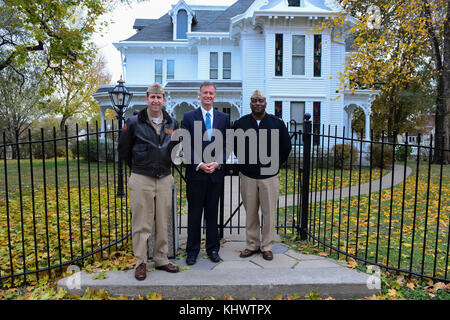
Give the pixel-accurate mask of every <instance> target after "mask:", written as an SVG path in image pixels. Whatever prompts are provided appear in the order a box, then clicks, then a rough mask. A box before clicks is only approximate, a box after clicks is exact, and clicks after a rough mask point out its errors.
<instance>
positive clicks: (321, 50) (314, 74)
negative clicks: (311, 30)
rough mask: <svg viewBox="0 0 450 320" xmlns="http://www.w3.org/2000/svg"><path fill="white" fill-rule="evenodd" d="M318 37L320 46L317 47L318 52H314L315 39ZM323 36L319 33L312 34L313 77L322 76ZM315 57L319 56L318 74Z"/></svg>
mask: <svg viewBox="0 0 450 320" xmlns="http://www.w3.org/2000/svg"><path fill="white" fill-rule="evenodd" d="M318 37H320V48H319V54H316V39H317V38H318ZM322 40H323V37H322V35H321V34H315V35H314V41H313V42H314V43H313V77H314V78H320V77H322V52H323V41H322ZM316 57H318V58H319V61H318V62H319V68H318V69H319V75H316Z"/></svg>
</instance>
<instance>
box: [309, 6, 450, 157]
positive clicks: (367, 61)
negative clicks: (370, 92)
mask: <svg viewBox="0 0 450 320" xmlns="http://www.w3.org/2000/svg"><path fill="white" fill-rule="evenodd" d="M337 2H338V3H339V5H340V7H341V8H342V10H341V11H339V12H338V13H336V14H335V15H333V16H332V17H331V19H329V20H325V21H324V22H323V23H322V24H321V25H320V26H319V27H318V28H317V30H316V31H321V30H323V29H325V28H332V29H333V30H334V31H335V36H336V37H337V38H338V39H345V38H346V37H349V35H350V34H351V35H352V37H353V39H354V43H353V51H351V52H350V53H349V55H348V57H347V61H346V64H345V68H344V71H343V73H342V74H341V75H340V79H341V91H343V90H356V89H369V88H371V89H377V90H380V91H381V92H382V94H381V96H382V98H383V99H385V100H384V101H385V102H386V103H387V105H388V106H390V109H388V110H387V111H388V114H389V122H390V128H389V130H390V131H393V130H394V129H395V125H396V124H397V123H398V121H399V119H401V118H402V116H401V115H402V114H403V113H404V112H403V111H404V110H403V109H399V106H401V103H400V102H399V101H396V99H397V98H398V97H399V96H400V95H401V93H402V92H403V93H404V92H409V91H410V90H411V89H414V90H423V91H426V90H427V89H428V88H427V86H428V87H429V86H430V83H431V84H433V85H434V87H435V92H434V97H435V102H434V104H435V126H436V135H435V146H436V147H437V148H444V149H447V150H448V149H449V138H450V137H449V131H450V127H449V119H448V118H449V108H450V101H449V97H450V84H449V82H450V74H449V62H450V23H449V21H450V13H449V3H450V0H410V1H403V0H337ZM430 66H431V70H432V72H424V70H426V69H427V68H429V67H430ZM417 86H419V87H417ZM443 136H445V140H444V139H442V137H443ZM440 155H441V153H440V152H436V153H435V159H434V161H435V162H440V161H441V159H440ZM444 161H445V162H447V163H449V162H450V153H447V154H446V159H445V160H444Z"/></svg>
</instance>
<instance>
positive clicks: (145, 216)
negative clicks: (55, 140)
mask: <svg viewBox="0 0 450 320" xmlns="http://www.w3.org/2000/svg"><path fill="white" fill-rule="evenodd" d="M146 101H147V104H148V107H147V108H145V109H143V110H141V111H140V112H139V113H138V114H137V115H134V116H131V117H130V118H128V120H127V121H126V123H125V125H124V128H123V130H122V132H121V136H120V140H119V148H118V149H119V157H120V159H122V160H123V161H125V162H126V163H127V165H128V166H129V167H130V168H131V175H130V178H129V180H128V188H129V191H130V208H131V212H132V218H131V232H132V239H133V252H134V255H135V257H136V269H135V277H136V279H138V280H144V279H145V278H146V263H145V262H146V261H147V240H148V238H149V236H150V235H151V231H152V229H153V223H154V224H155V247H154V250H153V260H154V262H155V265H156V269H161V270H165V271H167V272H178V267H176V266H174V265H172V264H171V263H169V260H168V258H167V253H168V218H169V216H170V214H171V209H172V185H173V183H174V178H173V176H172V174H171V170H170V167H171V163H172V162H171V152H172V149H173V146H174V144H175V143H176V142H172V141H171V136H172V134H173V132H174V130H176V129H177V127H178V124H177V122H176V120H175V119H173V118H172V117H170V116H169V114H168V113H167V112H166V111H164V110H163V109H162V107H163V105H164V103H165V102H166V99H165V94H164V89H163V88H162V87H161V85H160V84H158V83H154V84H153V85H151V86H150V87H149V88H148V89H147V97H146Z"/></svg>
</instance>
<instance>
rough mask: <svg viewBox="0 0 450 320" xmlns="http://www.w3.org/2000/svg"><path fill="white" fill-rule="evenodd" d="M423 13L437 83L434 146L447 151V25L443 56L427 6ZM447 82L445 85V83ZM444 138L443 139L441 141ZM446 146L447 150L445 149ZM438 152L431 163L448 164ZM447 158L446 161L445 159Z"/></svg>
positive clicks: (446, 25) (447, 12) (446, 27)
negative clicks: (431, 49)
mask: <svg viewBox="0 0 450 320" xmlns="http://www.w3.org/2000/svg"><path fill="white" fill-rule="evenodd" d="M449 3H450V0H448V1H447V8H446V9H445V10H446V19H447V21H448V18H449ZM424 12H425V14H426V16H427V18H428V19H429V20H428V22H427V31H428V35H429V37H430V40H431V45H432V48H433V60H434V64H435V68H436V71H435V72H436V82H437V96H436V113H435V119H434V124H435V136H434V146H435V148H436V149H440V150H442V149H448V132H449V131H448V130H449V126H448V105H449V102H448V93H446V88H449V87H448V86H449V84H448V81H449V79H450V78H449V77H448V63H449V60H448V56H449V53H448V50H450V47H449V43H448V42H449V41H450V40H449V39H448V38H449V32H450V31H449V30H448V29H449V26H448V23H444V45H443V51H444V52H443V54H442V55H441V51H440V49H439V39H438V37H437V35H436V33H435V32H434V30H433V27H432V25H431V21H432V15H431V12H430V9H429V8H428V7H427V6H424ZM446 82H447V83H446ZM443 137H444V139H443ZM445 146H447V148H445ZM440 150H438V152H435V153H434V157H433V163H441V162H442V161H443V162H444V163H448V161H447V160H449V159H448V158H449V155H448V152H447V155H444V159H443V157H442V156H443V153H442V152H441V151H440ZM445 158H447V159H445Z"/></svg>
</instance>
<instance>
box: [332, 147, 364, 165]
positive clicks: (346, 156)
mask: <svg viewBox="0 0 450 320" xmlns="http://www.w3.org/2000/svg"><path fill="white" fill-rule="evenodd" d="M332 153H333V156H334V157H335V158H336V159H334V158H333V159H331V158H329V159H331V160H329V161H333V163H334V164H335V167H336V168H339V169H347V168H350V166H353V165H354V164H355V163H356V161H357V160H358V153H359V150H358V148H356V147H355V146H353V147H352V146H351V145H350V144H337V145H335V146H333V148H332ZM350 160H351V163H350Z"/></svg>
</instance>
